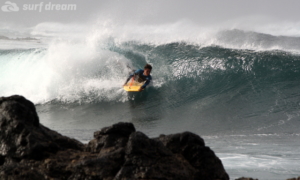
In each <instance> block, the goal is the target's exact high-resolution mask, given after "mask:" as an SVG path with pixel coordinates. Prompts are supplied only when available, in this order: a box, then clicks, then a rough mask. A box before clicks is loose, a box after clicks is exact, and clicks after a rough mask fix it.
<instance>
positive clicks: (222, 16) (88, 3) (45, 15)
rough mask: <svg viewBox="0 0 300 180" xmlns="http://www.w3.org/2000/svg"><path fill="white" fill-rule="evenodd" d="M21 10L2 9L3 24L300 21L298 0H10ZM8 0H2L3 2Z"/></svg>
mask: <svg viewBox="0 0 300 180" xmlns="http://www.w3.org/2000/svg"><path fill="white" fill-rule="evenodd" d="M10 1H11V2H13V3H16V4H17V6H18V7H19V11H16V12H3V10H0V26H1V25H2V26H3V25H7V24H14V25H21V26H26V27H30V26H35V25H37V24H39V23H41V22H61V23H83V22H92V21H93V20H95V19H97V18H104V19H105V18H111V19H114V20H115V21H119V22H123V23H126V22H137V23H145V24H162V23H170V22H176V21H178V20H182V19H186V20H190V21H192V22H195V23H197V24H200V25H201V24H217V23H223V22H225V21H230V20H234V19H240V18H244V17H252V16H254V17H265V18H269V19H270V20H273V21H277V22H298V21H300V10H299V8H300V1H299V0H49V1H48V0H42V1H41V0H10ZM5 2H6V0H1V2H0V6H1V7H2V6H3V5H5ZM40 2H43V7H42V12H39V10H36V11H28V10H27V11H25V10H23V7H24V5H29V4H39V3H40ZM50 2H51V4H76V10H73V11H61V10H60V11H59V10H52V11H49V10H48V11H46V10H45V5H46V4H49V3H50Z"/></svg>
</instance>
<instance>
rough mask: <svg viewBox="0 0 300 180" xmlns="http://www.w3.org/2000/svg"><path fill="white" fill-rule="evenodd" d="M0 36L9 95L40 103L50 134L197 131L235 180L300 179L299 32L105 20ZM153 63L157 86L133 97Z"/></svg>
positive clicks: (2, 76) (2, 91) (1, 81)
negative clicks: (137, 76)
mask: <svg viewBox="0 0 300 180" xmlns="http://www.w3.org/2000/svg"><path fill="white" fill-rule="evenodd" d="M272 28H274V26H272ZM278 29H280V27H279V26H278V28H277V30H278ZM295 29H297V27H294V30H295ZM290 30H291V28H290ZM0 33H1V34H0V35H2V36H1V37H0V42H1V45H0V87H1V88H0V96H10V95H13V94H20V95H23V96H25V97H26V98H28V99H29V100H31V101H33V102H34V103H35V105H36V108H37V111H38V114H39V117H40V121H41V123H42V124H44V125H46V126H48V127H50V128H51V129H54V130H56V131H58V132H60V133H62V134H64V135H67V136H70V137H74V138H76V139H79V140H81V141H82V142H88V141H89V140H90V139H92V134H91V132H93V131H95V130H99V129H100V128H101V127H104V126H109V125H111V124H112V123H116V122H120V121H129V122H132V123H134V124H135V126H136V127H137V129H138V130H140V131H143V132H145V133H146V134H147V135H148V136H150V137H155V136H158V135H160V134H170V133H177V132H183V131H191V132H194V133H196V134H198V135H200V136H201V137H203V138H204V140H205V142H206V143H207V145H208V146H210V147H211V148H212V149H213V150H214V151H215V152H216V154H217V155H218V156H219V157H220V159H221V160H222V162H223V165H224V167H225V169H226V171H227V172H228V173H229V175H230V178H231V179H234V178H237V177H241V176H250V177H255V178H260V179H270V180H276V179H287V178H291V177H296V176H299V175H300V173H299V172H300V153H299V152H300V138H299V136H300V129H299V127H300V111H299V107H300V91H299V87H300V86H299V83H300V33H299V34H297V33H298V31H297V32H296V33H295V31H286V30H285V29H283V30H282V31H281V32H280V31H279V30H278V31H276V32H274V31H268V28H261V29H253V28H252V29H251V28H223V29H220V28H207V27H199V26H196V25H194V24H192V23H191V22H176V23H172V24H162V25H136V24H123V25H122V24H117V25H116V24H115V23H113V22H111V21H105V22H97V23H95V24H93V25H90V26H87V25H80V24H59V23H41V24H38V25H37V26H35V27H32V28H27V29H23V30H22V31H15V30H13V29H9V28H2V29H0ZM20 37H23V38H24V37H30V38H32V39H19V40H17V38H20ZM146 63H150V64H151V65H152V66H153V70H152V77H153V82H152V84H151V86H150V87H147V89H146V90H145V91H143V92H141V93H127V92H125V91H124V90H123V89H122V84H123V83H124V81H125V80H126V78H127V77H128V75H129V73H130V72H132V70H133V69H138V68H143V66H144V65H145V64H146Z"/></svg>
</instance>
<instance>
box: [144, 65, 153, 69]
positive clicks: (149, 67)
mask: <svg viewBox="0 0 300 180" xmlns="http://www.w3.org/2000/svg"><path fill="white" fill-rule="evenodd" d="M144 69H150V70H152V66H151V65H150V64H146V65H145V67H144Z"/></svg>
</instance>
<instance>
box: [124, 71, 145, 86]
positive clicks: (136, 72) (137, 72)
mask: <svg viewBox="0 0 300 180" xmlns="http://www.w3.org/2000/svg"><path fill="white" fill-rule="evenodd" d="M141 71H143V70H141V69H139V70H136V71H135V72H134V73H133V74H130V75H129V77H128V78H127V80H126V81H125V83H124V86H125V85H126V84H127V82H128V81H129V80H130V79H131V78H132V77H133V76H135V75H137V74H139V73H141Z"/></svg>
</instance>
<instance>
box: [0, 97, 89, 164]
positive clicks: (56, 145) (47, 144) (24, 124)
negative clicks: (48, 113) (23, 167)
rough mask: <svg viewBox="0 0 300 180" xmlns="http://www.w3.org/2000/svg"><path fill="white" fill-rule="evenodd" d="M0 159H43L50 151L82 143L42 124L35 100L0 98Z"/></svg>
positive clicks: (76, 147) (78, 146)
mask: <svg viewBox="0 0 300 180" xmlns="http://www.w3.org/2000/svg"><path fill="white" fill-rule="evenodd" d="M0 128H1V131H0V143H1V146H0V156H1V158H0V162H2V164H4V163H5V161H6V160H10V161H15V162H18V161H20V160H22V159H23V158H29V159H43V158H46V157H47V156H48V155H49V153H55V152H57V151H58V150H64V149H68V148H73V149H82V148H83V144H82V143H80V142H79V141H77V140H75V139H71V138H68V137H65V136H62V135H60V134H58V133H57V132H55V131H52V130H50V129H48V128H46V127H44V126H43V125H41V124H39V118H38V115H37V113H36V110H35V107H34V105H33V103H32V102H30V101H28V100H26V99H25V98H24V97H22V96H11V97H7V98H5V97H2V98H0Z"/></svg>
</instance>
